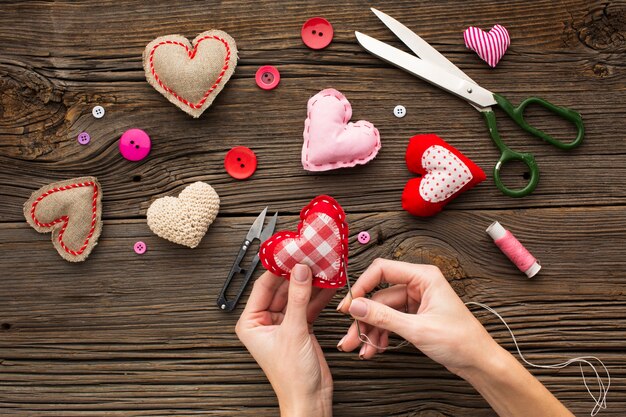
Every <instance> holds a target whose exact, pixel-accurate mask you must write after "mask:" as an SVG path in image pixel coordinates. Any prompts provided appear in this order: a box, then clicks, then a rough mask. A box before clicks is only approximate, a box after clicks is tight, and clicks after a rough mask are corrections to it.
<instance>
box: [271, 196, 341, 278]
mask: <svg viewBox="0 0 626 417" xmlns="http://www.w3.org/2000/svg"><path fill="white" fill-rule="evenodd" d="M300 219H301V221H300V224H299V225H298V231H297V233H294V232H289V231H285V232H278V233H276V234H275V235H274V236H272V237H270V238H269V239H268V240H267V241H265V242H263V244H262V245H261V249H260V250H259V256H260V258H261V262H262V263H263V266H264V267H265V268H266V269H268V270H269V271H271V272H273V273H274V274H276V275H280V276H283V277H285V278H289V277H290V274H291V269H292V268H293V267H294V266H295V265H296V264H298V263H303V264H306V265H308V266H309V267H311V270H312V272H313V285H314V286H316V287H320V288H339V287H342V286H343V285H345V283H346V268H347V264H348V225H347V223H346V221H345V220H346V215H345V213H344V211H343V209H342V208H341V206H340V205H339V203H337V202H336V201H335V200H334V199H333V198H332V197H329V196H325V195H322V196H319V197H316V198H315V199H313V200H312V201H311V202H310V203H309V204H308V205H307V206H306V207H305V208H304V209H302V212H301V213H300Z"/></svg>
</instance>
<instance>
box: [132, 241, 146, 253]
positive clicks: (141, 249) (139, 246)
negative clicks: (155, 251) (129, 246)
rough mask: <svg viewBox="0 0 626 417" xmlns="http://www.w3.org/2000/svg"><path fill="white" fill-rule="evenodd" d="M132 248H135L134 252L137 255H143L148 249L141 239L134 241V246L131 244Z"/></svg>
mask: <svg viewBox="0 0 626 417" xmlns="http://www.w3.org/2000/svg"><path fill="white" fill-rule="evenodd" d="M133 249H134V250H135V253H136V254H137V255H143V254H144V253H146V251H147V250H148V247H147V246H146V244H145V243H143V242H142V241H139V242H137V243H135V246H133Z"/></svg>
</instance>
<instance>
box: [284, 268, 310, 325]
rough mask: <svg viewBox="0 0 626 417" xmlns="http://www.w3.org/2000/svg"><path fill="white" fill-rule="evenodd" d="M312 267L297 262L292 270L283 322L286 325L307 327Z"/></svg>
mask: <svg viewBox="0 0 626 417" xmlns="http://www.w3.org/2000/svg"><path fill="white" fill-rule="evenodd" d="M312 279H313V278H312V273H311V268H309V267H308V266H307V265H303V264H297V265H296V266H294V267H293V269H292V270H291V279H290V280H289V294H288V296H287V311H286V312H285V319H284V320H283V323H284V324H285V325H286V326H289V327H294V328H300V327H302V328H303V329H306V330H307V332H308V323H307V307H308V305H309V300H310V299H311V291H312V290H311V281H312Z"/></svg>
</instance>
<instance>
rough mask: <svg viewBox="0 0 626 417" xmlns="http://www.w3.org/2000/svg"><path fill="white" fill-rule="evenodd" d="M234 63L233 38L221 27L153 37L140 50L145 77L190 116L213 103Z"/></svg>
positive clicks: (235, 64) (234, 45)
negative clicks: (195, 33) (189, 34)
mask: <svg viewBox="0 0 626 417" xmlns="http://www.w3.org/2000/svg"><path fill="white" fill-rule="evenodd" d="M235 66H237V45H236V44H235V40H234V39H233V38H231V37H230V36H229V35H228V34H227V33H226V32H223V31H221V30H209V31H206V32H202V33H201V34H199V35H198V36H196V38H195V39H194V40H193V42H192V43H190V42H189V40H187V38H185V37H184V36H180V35H166V36H161V37H159V38H156V39H155V40H153V41H152V42H150V43H149V44H148V46H146V49H145V50H144V52H143V68H144V71H145V73H146V79H147V80H148V82H149V83H150V85H152V87H154V88H155V89H156V90H157V91H158V92H159V93H161V94H163V95H164V96H165V98H167V99H168V100H169V101H170V102H172V103H173V104H174V105H176V106H177V107H178V108H180V109H181V110H183V111H184V112H186V113H188V114H190V115H192V116H193V117H200V115H201V114H202V113H203V112H204V111H205V110H206V109H207V108H208V107H209V106H210V105H211V103H213V100H215V97H217V95H218V94H219V93H220V91H222V88H224V85H225V84H226V83H227V82H228V80H229V79H230V76H231V75H233V72H234V71H235Z"/></svg>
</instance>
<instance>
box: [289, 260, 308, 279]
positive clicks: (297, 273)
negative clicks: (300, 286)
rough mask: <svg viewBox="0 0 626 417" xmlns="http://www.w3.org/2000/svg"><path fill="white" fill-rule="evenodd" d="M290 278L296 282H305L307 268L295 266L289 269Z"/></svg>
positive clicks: (299, 265)
mask: <svg viewBox="0 0 626 417" xmlns="http://www.w3.org/2000/svg"><path fill="white" fill-rule="evenodd" d="M291 276H292V277H293V278H294V279H295V280H296V281H298V282H305V281H306V280H307V278H308V272H307V267H306V266H305V265H301V264H297V265H295V266H294V267H293V268H292V269H291Z"/></svg>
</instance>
